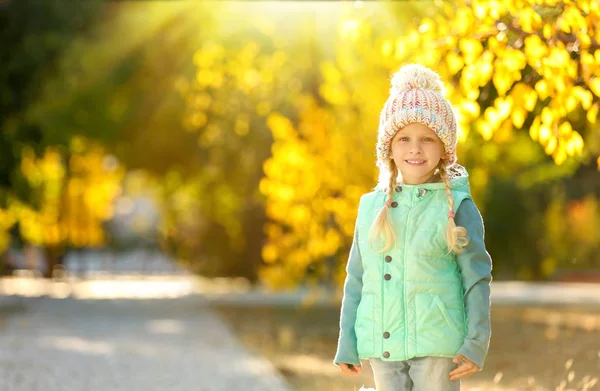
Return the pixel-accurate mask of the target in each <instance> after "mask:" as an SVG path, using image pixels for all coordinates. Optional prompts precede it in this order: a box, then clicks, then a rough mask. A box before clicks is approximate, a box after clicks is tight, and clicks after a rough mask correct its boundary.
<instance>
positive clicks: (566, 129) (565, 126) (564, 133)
mask: <svg viewBox="0 0 600 391" xmlns="http://www.w3.org/2000/svg"><path fill="white" fill-rule="evenodd" d="M572 132H573V128H571V123H569V122H563V123H562V124H560V126H559V127H558V133H559V134H560V136H561V137H562V138H567V137H569V136H570V135H571V133H572Z"/></svg>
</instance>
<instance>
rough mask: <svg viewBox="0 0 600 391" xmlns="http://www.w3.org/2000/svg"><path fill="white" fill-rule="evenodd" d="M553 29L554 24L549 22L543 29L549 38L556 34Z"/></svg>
mask: <svg viewBox="0 0 600 391" xmlns="http://www.w3.org/2000/svg"><path fill="white" fill-rule="evenodd" d="M553 30H554V29H553V28H552V25H551V24H549V23H546V24H545V25H544V29H543V35H544V38H546V39H549V38H550V37H551V36H552V35H553V34H554V32H553Z"/></svg>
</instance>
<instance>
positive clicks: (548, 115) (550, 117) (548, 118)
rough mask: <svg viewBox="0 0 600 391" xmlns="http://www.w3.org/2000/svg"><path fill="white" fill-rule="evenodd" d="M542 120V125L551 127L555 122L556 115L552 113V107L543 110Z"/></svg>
mask: <svg viewBox="0 0 600 391" xmlns="http://www.w3.org/2000/svg"><path fill="white" fill-rule="evenodd" d="M540 118H541V119H542V123H544V124H546V125H550V124H551V123H552V122H554V114H553V112H552V109H551V108H550V107H544V108H543V109H542V114H541V116H540Z"/></svg>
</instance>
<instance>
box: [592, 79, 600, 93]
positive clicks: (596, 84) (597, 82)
mask: <svg viewBox="0 0 600 391" xmlns="http://www.w3.org/2000/svg"><path fill="white" fill-rule="evenodd" d="M589 86H590V90H592V92H593V93H594V95H596V96H598V97H600V77H594V78H593V79H592V80H590V82H589Z"/></svg>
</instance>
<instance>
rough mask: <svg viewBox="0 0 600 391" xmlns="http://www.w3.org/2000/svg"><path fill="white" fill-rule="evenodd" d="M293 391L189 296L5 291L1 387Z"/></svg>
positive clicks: (0, 316)
mask: <svg viewBox="0 0 600 391" xmlns="http://www.w3.org/2000/svg"><path fill="white" fill-rule="evenodd" d="M240 389H243V390H244V391H251V390H257V391H258V390H260V391H286V390H287V387H286V385H285V382H284V380H283V379H282V378H281V376H280V375H279V374H277V372H276V371H275V369H274V368H273V367H272V365H271V364H270V363H269V362H268V361H266V360H265V359H264V358H261V357H258V356H255V355H252V354H250V353H249V352H248V351H246V350H245V349H244V348H242V347H241V345H240V344H239V343H238V341H236V339H235V338H234V337H233V335H232V332H231V331H230V329H229V327H228V326H227V325H226V324H225V323H224V322H223V321H222V320H221V319H220V318H219V317H218V316H217V315H216V314H215V313H214V312H212V311H211V310H210V309H209V308H208V307H207V306H206V305H205V304H203V302H202V301H201V300H200V301H199V300H197V299H193V298H191V297H180V298H176V299H150V300H130V299H112V300H85V299H84V300H82V299H71V298H66V299H52V298H43V297H34V298H24V297H14V296H13V297H7V296H4V297H1V298H0V391H38V390H39V391H42V390H43V391H58V390H60V391H71V390H73V391H84V390H86V391H87V390H89V391H105V390H106V391H108V390H111V391H118V390H123V391H125V390H127V391H137V390H139V391H152V390H156V391H162V390H177V391H188V390H189V391H192V390H194V391H229V390H240Z"/></svg>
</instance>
